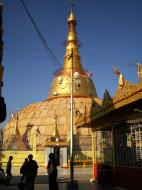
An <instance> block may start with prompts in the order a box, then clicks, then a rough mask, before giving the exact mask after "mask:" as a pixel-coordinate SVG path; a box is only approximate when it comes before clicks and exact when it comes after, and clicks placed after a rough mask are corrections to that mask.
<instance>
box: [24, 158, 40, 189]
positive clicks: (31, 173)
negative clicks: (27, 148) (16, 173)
mask: <svg viewBox="0 0 142 190" xmlns="http://www.w3.org/2000/svg"><path fill="white" fill-rule="evenodd" d="M37 170H38V164H37V162H36V161H35V160H33V155H32V154H30V155H29V156H28V162H27V172H26V179H25V189H26V190H34V182H35V178H36V176H37Z"/></svg>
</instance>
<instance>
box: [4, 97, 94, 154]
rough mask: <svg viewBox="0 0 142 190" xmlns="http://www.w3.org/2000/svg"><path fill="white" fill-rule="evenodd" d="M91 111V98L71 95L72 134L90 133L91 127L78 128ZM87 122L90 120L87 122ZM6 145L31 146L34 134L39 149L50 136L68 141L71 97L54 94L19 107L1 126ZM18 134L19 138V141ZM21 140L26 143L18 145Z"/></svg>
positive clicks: (84, 122)
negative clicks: (56, 96)
mask: <svg viewBox="0 0 142 190" xmlns="http://www.w3.org/2000/svg"><path fill="white" fill-rule="evenodd" d="M91 111H92V99H91V98H84V97H83V98H74V134H75V135H76V134H78V135H88V136H90V135H91V129H89V128H88V127H87V128H79V126H80V124H81V126H82V125H83V124H84V125H85V124H86V120H87V122H88V123H89V120H88V118H89V115H90V113H91ZM88 126H89V124H88ZM3 132H4V142H3V143H4V147H5V148H6V149H12V148H15V141H17V147H18V148H15V149H23V148H24V149H32V147H33V138H34V135H37V140H36V141H37V149H39V150H42V149H43V148H44V146H46V143H47V141H48V140H50V139H51V137H58V138H59V139H60V140H61V141H63V142H66V143H67V142H68V140H69V136H70V98H56V99H52V100H45V101H42V102H36V103H33V104H29V105H27V106H25V107H24V108H22V109H21V110H19V111H18V112H17V113H16V115H15V116H14V118H12V119H11V120H10V121H9V122H8V123H7V124H6V126H5V128H4V131H3ZM20 137H21V141H19V139H20ZM21 142H22V143H24V144H25V147H23V144H22V148H21Z"/></svg>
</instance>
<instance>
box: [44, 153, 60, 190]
mask: <svg viewBox="0 0 142 190" xmlns="http://www.w3.org/2000/svg"><path fill="white" fill-rule="evenodd" d="M47 172H48V178H49V189H50V190H58V189H59V187H58V183H57V160H56V158H55V154H54V153H50V154H49V161H48V165H47Z"/></svg>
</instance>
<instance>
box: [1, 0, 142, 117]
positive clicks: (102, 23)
mask: <svg viewBox="0 0 142 190" xmlns="http://www.w3.org/2000/svg"><path fill="white" fill-rule="evenodd" d="M25 3H26V5H27V8H28V9H29V11H30V13H31V15H32V17H33V18H34V20H35V21H36V24H37V25H38V28H39V30H40V31H41V33H42V34H43V36H44V37H45V39H46V41H47V44H48V45H49V47H50V48H51V49H53V51H54V53H55V55H56V57H57V59H58V60H59V62H60V64H63V57H64V53H65V48H64V46H63V44H64V41H65V39H66V36H67V24H66V19H67V16H68V15H69V13H70V4H69V0H25ZM3 4H4V10H3V28H4V35H3V41H4V55H3V65H4V67H5V72H4V87H3V96H4V97H5V101H6V104H7V111H8V114H7V119H8V118H9V112H10V110H13V111H14V112H16V111H17V110H18V109H21V108H22V107H24V106H26V105H28V104H30V103H33V102H37V101H42V100H45V99H46V98H47V96H48V91H49V88H50V86H51V83H52V80H53V72H54V71H55V70H56V69H58V68H59V67H55V66H54V65H53V63H52V62H51V60H50V59H49V57H48V55H47V54H46V52H45V50H44V48H43V45H42V43H41V41H40V40H39V38H38V36H37V34H36V32H35V30H34V27H33V25H32V24H31V21H30V20H29V18H28V16H27V15H26V13H25V10H24V9H23V7H22V5H21V3H20V0H3ZM74 10H75V15H76V19H77V22H78V25H77V34H78V38H79V41H80V42H81V44H82V45H81V47H80V49H79V51H80V55H81V62H82V65H83V67H84V68H85V69H87V70H91V71H92V72H93V77H92V78H93V81H94V84H95V86H96V89H97V93H98V96H99V97H102V96H103V93H104V90H105V89H108V90H109V91H110V94H111V95H112V96H114V94H115V91H116V88H117V76H116V75H115V74H114V72H113V68H112V67H113V65H116V67H117V68H118V69H119V70H120V71H121V72H122V73H123V74H124V77H125V78H126V79H128V80H129V81H131V82H132V83H136V82H137V79H138V78H137V67H136V66H135V63H136V62H137V61H138V62H142V1H141V0H75V7H74Z"/></svg>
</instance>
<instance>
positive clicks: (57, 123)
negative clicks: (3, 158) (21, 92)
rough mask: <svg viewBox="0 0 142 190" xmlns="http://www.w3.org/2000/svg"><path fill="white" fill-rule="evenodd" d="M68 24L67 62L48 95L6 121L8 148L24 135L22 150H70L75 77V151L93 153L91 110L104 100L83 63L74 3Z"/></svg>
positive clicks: (6, 146)
mask: <svg viewBox="0 0 142 190" xmlns="http://www.w3.org/2000/svg"><path fill="white" fill-rule="evenodd" d="M67 24H68V35H67V40H66V52H65V56H64V64H63V67H62V69H61V71H60V73H59V74H58V75H57V76H56V77H55V78H54V79H53V82H52V85H51V88H50V91H49V95H48V98H47V99H46V100H44V101H42V102H36V103H32V104H29V105H27V106H25V107H24V108H22V109H21V110H19V111H18V112H17V113H16V115H18V117H14V118H12V119H11V120H10V121H9V122H8V123H7V124H6V126H5V128H4V131H3V133H4V140H3V143H4V148H5V149H6V150H9V149H12V144H13V145H15V141H17V140H20V139H21V142H22V144H23V143H24V145H25V146H22V147H20V145H21V143H20V142H17V149H16V150H20V151H23V150H25V148H26V150H27V151H32V150H35V151H36V153H37V154H38V151H40V152H42V153H43V154H42V155H43V157H46V156H47V153H49V152H51V151H57V152H58V154H59V155H60V153H61V152H62V151H61V148H64V150H63V152H64V153H65V152H66V154H67V152H68V151H67V150H68V149H69V144H70V117H71V113H70V112H71V108H70V107H71V105H70V95H71V89H70V87H71V82H72V80H73V115H74V121H73V136H74V154H75V156H76V157H79V156H80V154H81V155H82V154H84V155H86V157H91V114H92V113H93V112H94V109H95V108H96V106H98V105H99V104H101V101H100V100H99V99H98V98H97V93H96V89H95V86H94V84H93V81H92V79H91V78H90V76H89V75H87V74H86V72H85V71H84V69H83V67H82V64H81V59H80V55H79V51H78V49H79V43H78V39H77V33H76V25H77V21H76V18H75V14H74V11H73V6H72V7H71V12H70V15H69V17H68V20H67ZM71 55H72V59H71ZM71 70H72V71H73V77H71ZM72 78H73V79H72ZM95 102H97V103H96V104H95ZM93 105H95V106H93ZM17 135H18V136H20V138H17ZM14 147H15V146H13V149H14ZM23 147H24V149H23ZM47 149H48V150H47ZM57 149H58V150H57ZM45 150H47V151H45ZM64 153H63V155H65V154H64ZM40 154H41V153H40ZM59 155H58V156H59ZM59 157H60V156H59ZM66 157H68V155H67V156H66ZM59 159H60V158H59ZM43 160H45V158H43ZM60 163H61V162H60Z"/></svg>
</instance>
